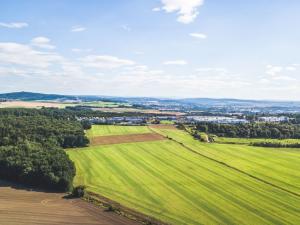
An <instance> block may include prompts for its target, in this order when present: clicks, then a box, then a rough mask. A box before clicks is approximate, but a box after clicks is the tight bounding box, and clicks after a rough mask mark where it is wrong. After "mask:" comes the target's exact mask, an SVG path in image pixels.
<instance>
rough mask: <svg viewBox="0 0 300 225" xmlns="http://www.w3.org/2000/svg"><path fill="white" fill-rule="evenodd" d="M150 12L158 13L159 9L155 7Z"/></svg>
mask: <svg viewBox="0 0 300 225" xmlns="http://www.w3.org/2000/svg"><path fill="white" fill-rule="evenodd" d="M152 11H153V12H159V11H161V8H159V7H155V8H153V9H152Z"/></svg>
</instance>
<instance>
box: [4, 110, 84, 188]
mask: <svg viewBox="0 0 300 225" xmlns="http://www.w3.org/2000/svg"><path fill="white" fill-rule="evenodd" d="M83 125H84V126H85V127H88V126H87V124H82V123H80V122H78V121H76V119H75V115H73V114H72V113H70V112H69V111H68V110H58V109H41V110H37V109H1V110H0V178H4V179H8V180H13V181H18V182H21V183H25V184H30V185H34V186H39V187H43V188H49V189H55V190H60V191H67V190H69V189H70V188H71V187H72V182H73V178H74V176H75V167H74V164H73V162H72V161H71V160H70V159H69V157H68V156H67V154H66V153H65V151H64V150H63V148H71V147H82V146H86V145H88V142H89V141H88V139H87V138H86V137H85V136H84V130H83Z"/></svg>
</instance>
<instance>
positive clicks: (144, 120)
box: [77, 116, 177, 125]
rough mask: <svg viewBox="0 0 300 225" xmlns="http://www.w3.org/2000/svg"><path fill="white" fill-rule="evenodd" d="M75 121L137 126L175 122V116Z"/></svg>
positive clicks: (80, 118) (79, 118)
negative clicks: (165, 121)
mask: <svg viewBox="0 0 300 225" xmlns="http://www.w3.org/2000/svg"><path fill="white" fill-rule="evenodd" d="M77 120H79V121H82V120H87V121H89V122H90V123H92V124H124V125H139V124H146V123H153V122H155V121H161V120H169V121H174V122H176V121H177V117H176V116H130V117H126V116H124V117H123V116H115V117H78V118H77Z"/></svg>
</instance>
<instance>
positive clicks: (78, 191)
mask: <svg viewBox="0 0 300 225" xmlns="http://www.w3.org/2000/svg"><path fill="white" fill-rule="evenodd" d="M85 188H86V187H85V186H84V185H79V186H76V187H74V188H73V191H72V196H73V197H76V198H82V197H83V196H84V194H85Z"/></svg>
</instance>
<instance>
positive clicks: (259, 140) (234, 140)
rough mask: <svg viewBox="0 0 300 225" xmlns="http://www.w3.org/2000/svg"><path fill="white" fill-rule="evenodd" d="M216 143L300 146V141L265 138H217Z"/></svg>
mask: <svg viewBox="0 0 300 225" xmlns="http://www.w3.org/2000/svg"><path fill="white" fill-rule="evenodd" d="M214 140H215V142H216V143H221V144H246V145H251V144H254V143H262V142H271V143H281V144H300V139H264V138H227V137H215V138H214Z"/></svg>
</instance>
